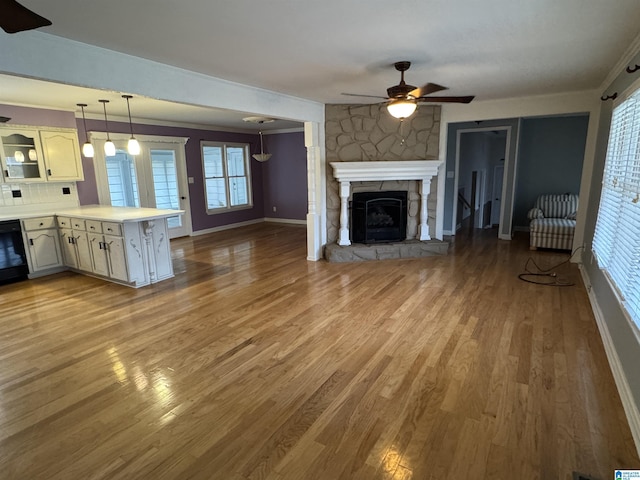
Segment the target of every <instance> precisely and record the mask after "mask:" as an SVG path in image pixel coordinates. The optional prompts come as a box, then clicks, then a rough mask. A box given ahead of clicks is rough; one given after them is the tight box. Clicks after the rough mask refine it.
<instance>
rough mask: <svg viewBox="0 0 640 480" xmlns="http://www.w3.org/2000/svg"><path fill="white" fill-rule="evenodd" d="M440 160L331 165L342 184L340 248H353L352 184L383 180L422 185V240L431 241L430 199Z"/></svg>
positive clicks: (420, 232) (420, 234)
mask: <svg viewBox="0 0 640 480" xmlns="http://www.w3.org/2000/svg"><path fill="white" fill-rule="evenodd" d="M440 165H442V161H440V160H403V161H378V162H331V166H332V167H333V176H334V177H335V178H336V180H338V182H339V183H340V235H339V238H338V245H351V240H349V214H348V203H349V196H350V195H351V182H370V181H373V182H375V181H383V180H418V181H419V182H420V225H419V227H418V229H419V231H418V235H419V239H420V240H431V236H430V235H429V226H428V225H427V220H428V212H427V197H428V196H429V191H430V190H431V178H432V177H434V176H437V175H438V168H439V167H440Z"/></svg>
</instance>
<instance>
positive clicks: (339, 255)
mask: <svg viewBox="0 0 640 480" xmlns="http://www.w3.org/2000/svg"><path fill="white" fill-rule="evenodd" d="M448 252H449V242H442V241H440V240H429V241H428V242H421V241H419V240H407V241H405V242H399V243H377V244H373V245H364V244H362V243H354V244H351V245H347V246H341V245H338V244H336V243H331V244H329V245H327V246H326V247H325V250H324V257H325V258H326V259H327V260H328V261H329V262H336V263H338V262H366V261H370V260H392V259H400V258H422V257H431V256H434V255H447V253H448Z"/></svg>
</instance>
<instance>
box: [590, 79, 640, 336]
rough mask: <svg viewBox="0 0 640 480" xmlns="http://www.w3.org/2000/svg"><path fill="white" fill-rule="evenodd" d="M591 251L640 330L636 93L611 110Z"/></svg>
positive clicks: (639, 118)
mask: <svg viewBox="0 0 640 480" xmlns="http://www.w3.org/2000/svg"><path fill="white" fill-rule="evenodd" d="M593 250H594V252H595V254H596V258H597V260H598V265H599V266H600V268H602V269H603V270H604V271H605V272H606V274H607V276H608V277H609V279H610V280H611V282H612V283H613V285H614V287H615V289H616V290H617V293H618V295H619V297H620V299H621V301H622V305H623V307H624V308H625V309H626V311H627V313H628V314H629V316H630V317H631V319H632V320H633V321H634V322H635V323H636V325H638V326H640V90H636V91H635V92H634V93H632V94H631V95H630V96H629V97H628V98H626V99H624V100H623V101H622V103H620V104H619V105H618V106H617V107H615V109H614V111H613V116H612V118H611V131H610V133H609V145H608V147H607V157H606V161H605V167H604V175H603V178H602V194H601V196H600V207H599V209H598V220H597V223H596V231H595V235H594V239H593Z"/></svg>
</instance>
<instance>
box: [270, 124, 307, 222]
mask: <svg viewBox="0 0 640 480" xmlns="http://www.w3.org/2000/svg"><path fill="white" fill-rule="evenodd" d="M264 149H265V152H267V153H270V154H272V157H271V158H270V159H269V160H267V161H266V162H264V163H263V164H262V165H263V170H262V174H263V182H264V216H265V217H269V218H283V219H290V220H305V219H306V216H307V149H306V147H305V145H304V132H295V133H280V134H275V135H264ZM273 207H276V211H275V212H274V211H273Z"/></svg>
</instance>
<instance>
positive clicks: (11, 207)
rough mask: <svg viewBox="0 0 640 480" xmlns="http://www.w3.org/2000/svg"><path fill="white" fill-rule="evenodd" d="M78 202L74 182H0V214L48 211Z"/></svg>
mask: <svg viewBox="0 0 640 480" xmlns="http://www.w3.org/2000/svg"><path fill="white" fill-rule="evenodd" d="M79 204H80V202H79V200H78V190H77V188H76V184H75V182H68V183H13V184H10V183H3V184H0V216H2V217H6V216H7V215H19V214H21V213H24V214H27V213H39V212H43V213H45V212H49V211H53V210H55V209H59V208H72V207H77V206H78V205H79Z"/></svg>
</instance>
